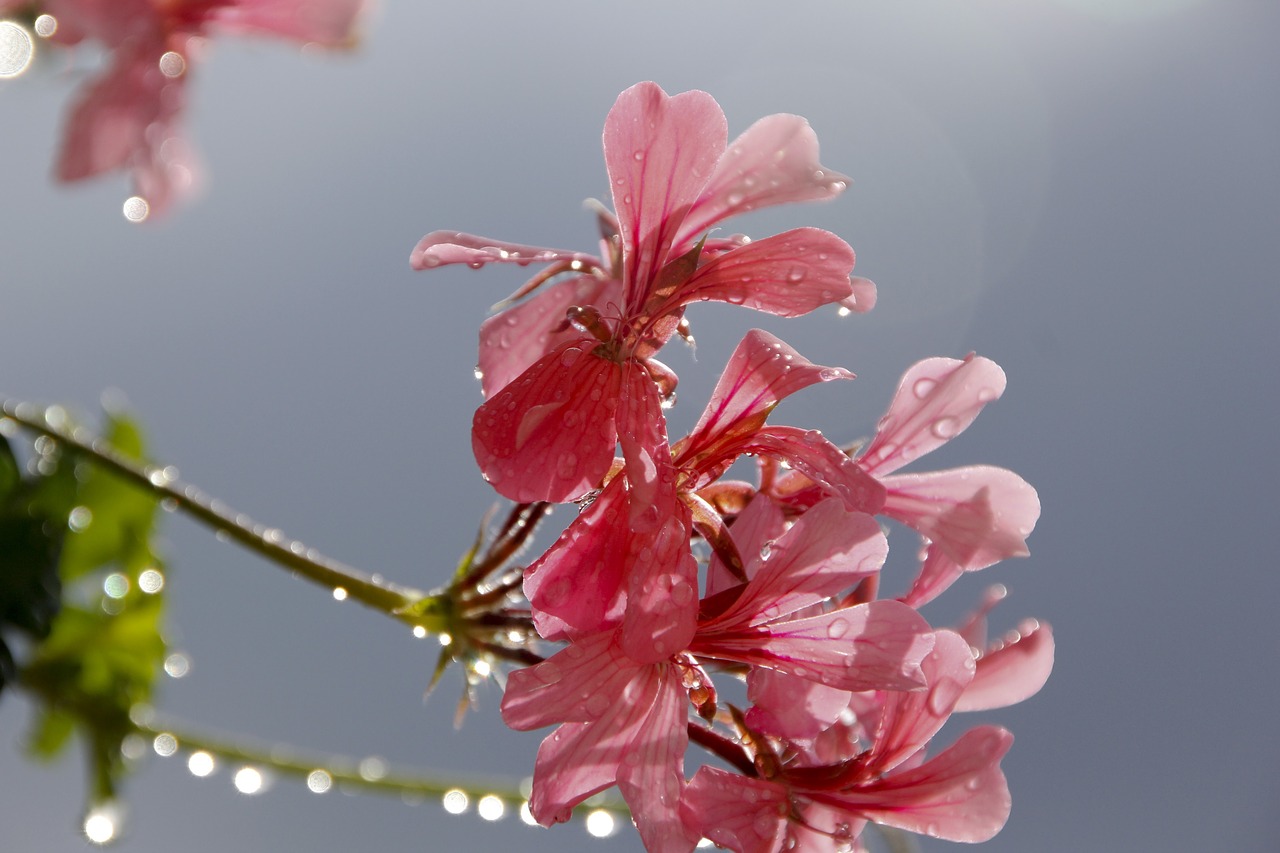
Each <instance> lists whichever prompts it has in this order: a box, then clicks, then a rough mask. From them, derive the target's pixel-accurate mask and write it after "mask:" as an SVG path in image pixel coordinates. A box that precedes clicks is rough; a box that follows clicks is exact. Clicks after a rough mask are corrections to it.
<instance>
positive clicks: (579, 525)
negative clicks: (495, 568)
mask: <svg viewBox="0 0 1280 853" xmlns="http://www.w3.org/2000/svg"><path fill="white" fill-rule="evenodd" d="M628 514H629V511H628V502H627V495H626V487H625V484H624V481H623V480H622V479H621V478H614V479H613V480H611V481H610V482H609V484H608V485H607V486H605V488H604V491H602V492H601V493H600V496H599V497H598V498H596V500H595V501H594V502H593V503H592V504H591V506H589V507H587V508H586V509H584V510H583V511H582V512H581V513H580V514H579V515H578V517H577V518H575V519H574V520H573V521H572V522H570V524H569V526H568V527H567V528H565V531H564V532H563V533H561V534H560V537H559V538H558V539H557V540H556V541H555V542H554V543H553V544H552V545H551V547H550V548H548V549H547V551H546V553H544V554H543V555H542V556H541V557H539V558H538V559H537V560H535V561H534V562H533V563H532V564H531V565H530V566H529V568H527V569H525V573H524V594H525V597H527V598H528V599H529V603H530V605H532V607H533V615H534V624H535V625H536V626H537V628H538V632H539V633H540V634H542V636H543V637H544V638H548V639H549V638H550V637H549V635H550V634H551V633H557V634H558V633H559V624H558V623H563V624H564V625H565V626H567V627H568V628H569V629H570V633H571V634H573V635H575V636H581V635H582V634H584V633H588V632H593V631H599V630H601V629H603V628H605V627H606V626H608V625H612V624H616V623H617V622H618V621H620V620H621V618H622V613H621V608H622V605H623V604H624V603H625V598H623V597H620V592H621V591H622V579H623V578H624V577H626V575H627V573H628V571H629V570H630V567H631V563H632V557H631V543H632V539H633V534H632V532H631V530H630V529H629V527H628V524H627V517H628ZM548 616H551V617H554V620H556V621H557V624H552V623H549V622H548V620H547V617H548Z"/></svg>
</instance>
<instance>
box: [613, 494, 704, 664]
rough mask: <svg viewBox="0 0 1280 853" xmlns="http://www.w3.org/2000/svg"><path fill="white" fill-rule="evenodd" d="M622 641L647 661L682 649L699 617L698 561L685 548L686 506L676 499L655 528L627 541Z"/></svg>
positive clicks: (625, 647)
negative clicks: (670, 512)
mask: <svg viewBox="0 0 1280 853" xmlns="http://www.w3.org/2000/svg"><path fill="white" fill-rule="evenodd" d="M631 557H632V562H631V564H630V570H629V572H628V575H627V609H626V613H625V614H624V616H623V622H622V637H621V645H622V649H623V651H625V652H626V654H627V655H628V656H629V657H631V658H633V659H634V660H638V661H642V662H645V663H651V662H655V661H659V660H662V659H664V658H667V657H670V656H671V655H673V654H677V653H679V652H681V651H684V649H685V648H686V646H688V644H689V640H690V639H692V637H693V634H694V630H695V629H696V627H697V620H698V562H697V560H695V559H694V557H693V553H692V552H691V551H690V550H689V511H688V509H687V508H685V506H684V504H676V512H675V514H674V515H672V516H670V517H668V518H665V519H663V520H662V522H661V526H660V527H659V528H658V530H657V531H656V532H654V533H648V534H636V535H635V536H633V537H632V540H631Z"/></svg>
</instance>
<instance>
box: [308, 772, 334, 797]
mask: <svg viewBox="0 0 1280 853" xmlns="http://www.w3.org/2000/svg"><path fill="white" fill-rule="evenodd" d="M332 787H333V777H332V776H330V775H329V772H328V771H327V770H312V771H311V772H310V773H308V774H307V789H308V790H310V791H311V792H312V793H313V794H323V793H325V792H327V791H328V790H329V789H330V788H332Z"/></svg>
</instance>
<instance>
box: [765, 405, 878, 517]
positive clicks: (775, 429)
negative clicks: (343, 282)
mask: <svg viewBox="0 0 1280 853" xmlns="http://www.w3.org/2000/svg"><path fill="white" fill-rule="evenodd" d="M742 451H743V452H744V453H757V454H760V455H763V456H772V457H774V458H775V459H779V460H781V461H784V462H786V463H787V464H789V465H790V466H791V467H792V468H795V469H796V470H797V471H799V472H800V473H801V474H804V475H805V476H807V477H809V478H810V479H812V480H815V481H816V482H818V483H819V484H820V485H822V486H824V487H825V489H826V490H827V491H828V492H829V493H831V494H834V495H836V496H837V497H839V498H840V499H841V500H843V501H844V504H845V507H846V508H848V509H850V510H854V511H858V512H865V513H868V514H870V515H875V514H876V513H878V512H880V510H881V508H882V507H883V506H884V501H885V490H884V486H882V485H881V484H880V483H879V482H877V481H876V480H875V479H874V478H872V477H871V476H869V475H868V474H866V473H865V472H864V471H863V470H862V469H861V468H860V467H859V466H858V464H857V463H856V462H854V461H853V460H852V459H850V458H849V457H848V456H846V455H845V453H844V451H843V450H841V449H840V448H838V447H836V446H835V445H834V444H832V443H831V442H830V441H827V439H826V438H824V437H823V435H822V433H820V432H818V431H817V430H802V429H797V428H796V427H787V426H772V427H765V428H763V429H760V430H758V431H757V432H756V433H755V434H754V435H752V436H751V437H750V440H749V441H747V442H745V443H744V446H743V447H742Z"/></svg>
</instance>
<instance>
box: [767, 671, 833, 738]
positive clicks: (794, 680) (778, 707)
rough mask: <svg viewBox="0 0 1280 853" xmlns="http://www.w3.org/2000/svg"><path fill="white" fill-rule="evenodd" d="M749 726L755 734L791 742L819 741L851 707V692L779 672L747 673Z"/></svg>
mask: <svg viewBox="0 0 1280 853" xmlns="http://www.w3.org/2000/svg"><path fill="white" fill-rule="evenodd" d="M747 698H748V699H749V700H750V701H751V703H752V705H751V709H750V710H748V711H747V724H748V725H749V726H751V728H752V729H753V730H754V731H757V732H760V733H762V734H767V735H772V736H774V737H781V738H786V739H788V740H798V739H806V740H807V739H810V738H814V737H817V736H818V735H819V734H820V733H821V732H822V731H823V730H825V729H828V728H830V727H831V726H832V725H834V724H835V722H836V721H837V720H838V719H840V714H841V712H842V711H844V709H845V708H848V707H849V691H847V690H839V689H837V688H834V687H827V686H826V685H825V684H819V683H817V682H815V681H811V680H809V679H807V678H798V677H797V676H794V675H791V674H790V673H786V672H780V671H778V670H776V669H766V668H764V667H755V668H753V669H752V670H751V671H750V672H749V673H747Z"/></svg>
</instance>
